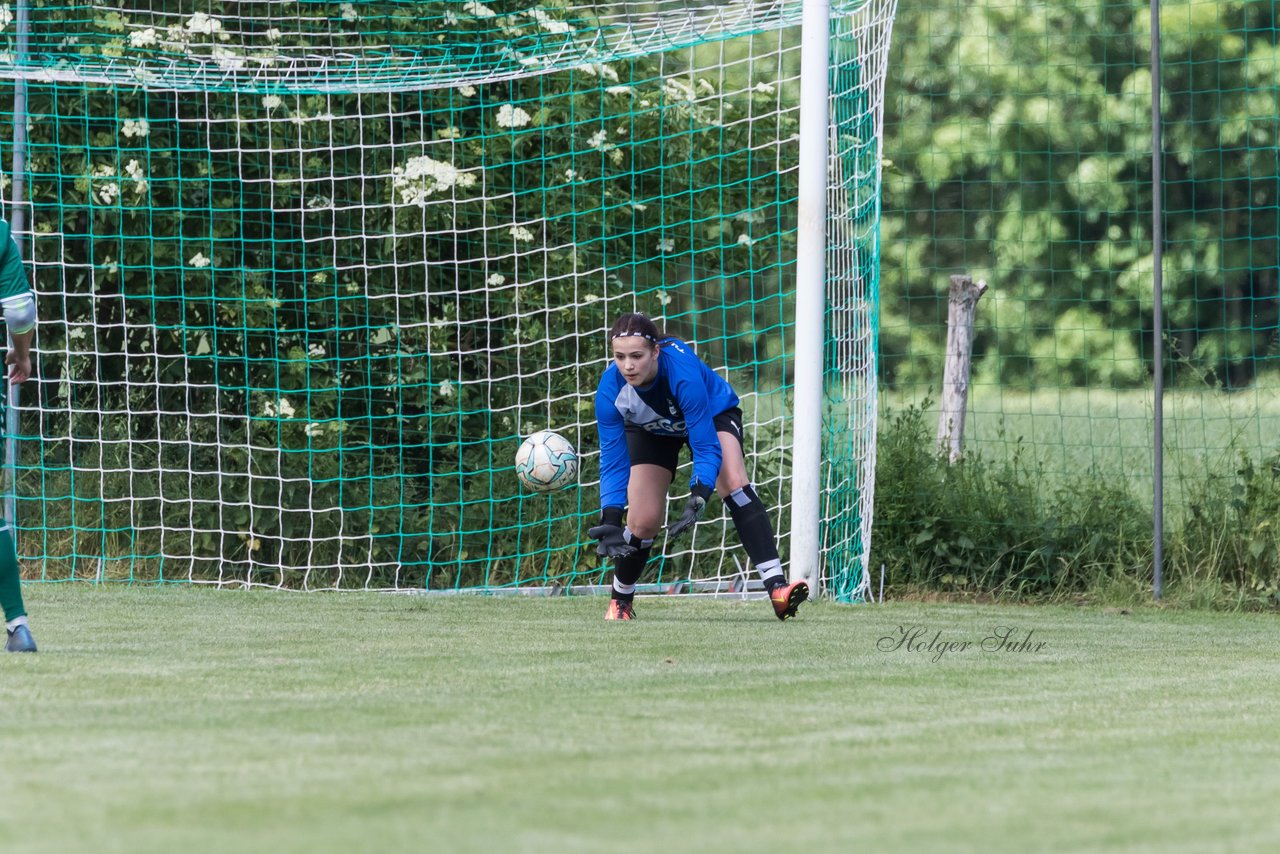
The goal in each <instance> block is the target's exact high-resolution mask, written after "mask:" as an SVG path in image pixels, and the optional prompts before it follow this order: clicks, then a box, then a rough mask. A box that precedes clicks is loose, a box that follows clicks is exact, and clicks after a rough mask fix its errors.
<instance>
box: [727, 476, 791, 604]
mask: <svg viewBox="0 0 1280 854" xmlns="http://www.w3.org/2000/svg"><path fill="white" fill-rule="evenodd" d="M724 503H725V504H726V505H728V507H729V515H730V516H732V517H733V526H734V527H735V528H737V529H738V538H739V539H741V540H742V545H743V547H744V548H745V549H746V550H747V557H749V558H751V562H752V563H753V564H755V567H756V572H758V573H760V580H761V581H763V582H764V586H765V589H766V590H770V591H772V590H773V589H774V588H775V587H780V586H782V585H784V584H786V583H787V578H786V576H785V575H783V574H782V561H781V560H780V559H779V558H778V542H777V540H775V539H774V536H773V525H772V524H771V523H770V522H769V511H768V510H767V509H766V508H765V506H764V502H763V501H761V500H760V496H758V495H756V491H755V488H754V487H752V486H751V484H747V485H746V486H744V487H742V488H741V489H735V490H734V491H733V492H731V493H729V494H728V495H727V496H725V499H724Z"/></svg>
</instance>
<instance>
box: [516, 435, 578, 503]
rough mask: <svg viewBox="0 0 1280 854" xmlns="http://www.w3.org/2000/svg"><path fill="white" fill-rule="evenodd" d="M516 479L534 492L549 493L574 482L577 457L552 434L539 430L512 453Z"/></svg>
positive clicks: (562, 440)
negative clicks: (514, 459)
mask: <svg viewBox="0 0 1280 854" xmlns="http://www.w3.org/2000/svg"><path fill="white" fill-rule="evenodd" d="M516 476H517V477H519V478H520V482H521V483H523V484H524V485H525V486H527V487H528V488H529V489H532V490H533V491H534V492H552V491H553V490H557V489H562V488H564V487H566V486H568V485H569V484H570V483H572V482H573V481H575V480H577V479H578V454H577V452H576V451H574V449H573V445H572V444H570V442H569V440H568V439H566V438H565V437H564V436H561V435H560V434H559V433H556V432H555V431H554V430H539V431H538V432H537V433H534V434H533V435H532V436H530V437H529V438H528V439H525V440H524V442H523V443H522V444H521V445H520V450H518V451H516Z"/></svg>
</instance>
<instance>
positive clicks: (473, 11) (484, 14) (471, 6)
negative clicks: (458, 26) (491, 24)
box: [462, 0, 497, 18]
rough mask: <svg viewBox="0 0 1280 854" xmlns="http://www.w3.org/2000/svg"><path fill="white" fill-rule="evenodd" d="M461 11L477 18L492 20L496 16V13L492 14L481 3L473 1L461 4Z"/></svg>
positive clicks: (492, 12) (468, 0)
mask: <svg viewBox="0 0 1280 854" xmlns="http://www.w3.org/2000/svg"><path fill="white" fill-rule="evenodd" d="M462 11H464V12H466V13H467V14H468V15H474V16H475V17H477V18H492V17H495V16H496V15H497V12H494V11H493V10H492V9H490V8H489V7H488V6H486V5H484V4H483V3H477V2H475V0H467V2H466V3H463V4H462Z"/></svg>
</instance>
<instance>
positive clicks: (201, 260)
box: [187, 252, 213, 267]
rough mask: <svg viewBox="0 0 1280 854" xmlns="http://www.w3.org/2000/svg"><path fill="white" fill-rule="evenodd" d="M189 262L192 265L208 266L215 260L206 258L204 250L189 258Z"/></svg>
mask: <svg viewBox="0 0 1280 854" xmlns="http://www.w3.org/2000/svg"><path fill="white" fill-rule="evenodd" d="M187 263H188V264H190V265H191V266H192V267H208V266H209V265H210V264H212V263H213V262H212V261H210V260H209V259H208V258H206V257H205V254H204V253H203V252H197V253H196V254H194V255H192V256H191V257H190V258H188V259H187Z"/></svg>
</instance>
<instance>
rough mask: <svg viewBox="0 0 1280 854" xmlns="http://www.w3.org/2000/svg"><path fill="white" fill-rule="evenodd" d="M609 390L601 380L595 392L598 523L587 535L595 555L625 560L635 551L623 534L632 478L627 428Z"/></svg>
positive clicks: (604, 381)
mask: <svg viewBox="0 0 1280 854" xmlns="http://www.w3.org/2000/svg"><path fill="white" fill-rule="evenodd" d="M609 387H610V386H609V385H608V384H607V382H606V380H601V381H600V388H599V389H598V390H597V391H596V431H597V433H598V434H599V437H600V522H599V524H597V525H596V526H595V527H593V528H591V529H589V530H588V531H587V534H588V535H589V536H591V537H592V538H594V539H596V540H599V541H600V544H599V546H597V548H596V552H597V554H600V555H602V556H604V557H625V556H626V555H629V554H631V553H632V552H634V551H635V548H634V547H633V546H631V545H629V544H628V543H627V541H626V538H625V537H624V536H623V533H622V513H623V509H624V508H625V507H626V506H627V482H628V481H629V480H630V479H631V454H630V453H629V452H628V451H627V432H626V431H627V426H626V424H625V423H623V420H622V413H620V412H618V407H617V406H615V405H614V402H613V397H612V396H611V395H610V394H609V393H608V391H607V389H608V388H609ZM615 393H616V390H615Z"/></svg>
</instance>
